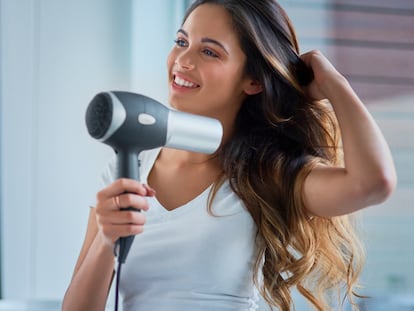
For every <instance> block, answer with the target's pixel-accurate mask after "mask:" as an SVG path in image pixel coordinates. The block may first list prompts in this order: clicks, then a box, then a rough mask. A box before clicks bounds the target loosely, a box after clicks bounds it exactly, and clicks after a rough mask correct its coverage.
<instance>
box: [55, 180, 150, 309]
mask: <svg viewBox="0 0 414 311" xmlns="http://www.w3.org/2000/svg"><path fill="white" fill-rule="evenodd" d="M152 195H154V192H153V190H152V189H149V188H148V187H146V186H144V185H142V184H140V183H138V182H136V181H134V180H130V179H119V180H117V181H115V182H114V183H113V184H111V185H110V186H108V187H107V188H105V189H103V190H102V191H101V192H99V193H98V195H97V204H96V208H92V209H91V211H90V214H89V221H88V228H87V231H86V236H85V240H84V243H83V246H82V249H81V252H80V255H79V258H78V260H77V263H76V266H75V270H74V273H73V277H72V280H71V282H70V284H69V287H68V289H67V291H66V294H65V297H64V299H63V304H62V310H63V311H103V310H104V309H105V305H106V300H107V296H108V292H109V288H110V285H111V281H112V277H113V271H114V270H113V269H114V255H113V248H114V244H115V241H116V240H118V239H119V238H120V237H123V236H129V235H134V234H139V233H141V232H142V231H143V225H144V223H145V216H144V214H143V213H137V212H134V211H120V208H121V207H135V208H137V209H141V210H147V209H148V204H147V202H146V200H145V198H144V196H152ZM116 197H119V200H115V198H116ZM118 203H119V205H118Z"/></svg>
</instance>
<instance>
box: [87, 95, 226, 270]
mask: <svg viewBox="0 0 414 311" xmlns="http://www.w3.org/2000/svg"><path fill="white" fill-rule="evenodd" d="M86 126H87V129H88V132H89V134H90V135H91V136H92V137H93V138H95V139H97V140H99V141H101V142H102V143H105V144H107V145H109V146H111V147H112V148H113V149H114V150H115V152H116V154H117V156H116V157H117V177H118V178H122V177H125V178H131V179H135V180H139V162H138V154H139V153H140V152H141V151H143V150H148V149H153V148H157V147H161V146H166V147H171V148H176V149H183V150H189V151H194V152H200V153H206V154H211V153H213V152H214V151H216V150H217V148H218V147H219V145H220V143H221V138H222V133H223V129H222V126H221V123H220V122H219V121H218V120H216V119H212V118H208V117H203V116H199V115H194V114H189V113H185V112H180V111H175V110H171V109H169V108H167V107H166V106H164V105H163V104H161V103H159V102H157V101H156V100H154V99H152V98H149V97H146V96H144V95H140V94H135V93H129V92H121V91H114V92H102V93H99V94H97V95H95V97H94V98H93V99H92V101H91V102H90V104H89V106H88V108H87V111H86ZM126 209H128V210H131V209H133V210H136V209H134V208H126ZM133 240H134V236H129V237H125V238H120V239H119V240H118V242H117V245H116V247H117V251H116V252H115V253H118V261H119V262H121V263H124V262H125V259H126V257H127V255H128V252H129V249H130V248H131V245H132V242H133Z"/></svg>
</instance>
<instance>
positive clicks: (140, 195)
mask: <svg viewBox="0 0 414 311" xmlns="http://www.w3.org/2000/svg"><path fill="white" fill-rule="evenodd" d="M154 195H155V191H154V190H153V189H152V188H150V187H149V186H147V185H145V184H141V183H139V182H138V181H135V180H133V179H126V178H121V179H118V180H116V181H115V182H113V183H112V184H110V185H109V186H108V187H106V188H104V189H102V190H101V191H99V192H98V194H97V196H96V198H97V202H96V222H97V225H98V234H99V235H101V237H102V238H103V241H104V242H105V243H106V244H108V245H110V246H111V247H113V246H114V244H115V242H116V241H117V240H118V239H119V238H120V237H126V236H130V235H136V234H139V233H141V232H142V231H143V229H144V228H143V227H144V224H145V221H146V219H145V214H144V213H140V212H137V211H132V210H121V209H122V208H128V207H132V208H135V209H138V210H144V211H146V210H148V207H149V206H148V203H147V200H146V198H145V197H148V196H154Z"/></svg>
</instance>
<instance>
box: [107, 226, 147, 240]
mask: <svg viewBox="0 0 414 311" xmlns="http://www.w3.org/2000/svg"><path fill="white" fill-rule="evenodd" d="M143 231H144V226H143V225H132V224H129V225H117V224H114V225H106V226H102V233H103V235H104V236H106V237H107V238H108V239H110V240H111V241H112V243H115V242H116V241H117V240H118V239H119V238H120V237H127V236H130V235H136V234H140V233H142V232H143Z"/></svg>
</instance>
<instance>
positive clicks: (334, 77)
mask: <svg viewBox="0 0 414 311" xmlns="http://www.w3.org/2000/svg"><path fill="white" fill-rule="evenodd" d="M301 58H302V60H303V61H304V62H305V64H306V65H307V66H308V67H309V68H311V69H312V71H313V75H314V79H313V81H312V82H311V83H310V84H309V85H308V86H307V87H306V91H307V93H308V95H309V96H310V97H311V98H313V99H315V100H322V99H330V97H331V92H333V91H334V88H335V84H336V83H338V82H340V83H343V82H344V81H346V80H345V78H344V77H343V76H342V75H341V74H340V73H339V72H338V71H337V70H336V68H335V67H334V66H333V65H332V64H331V62H330V61H329V60H328V59H327V58H326V57H325V56H324V55H323V54H322V53H321V52H320V51H318V50H313V51H310V52H308V53H305V54H303V55H301Z"/></svg>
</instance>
